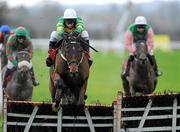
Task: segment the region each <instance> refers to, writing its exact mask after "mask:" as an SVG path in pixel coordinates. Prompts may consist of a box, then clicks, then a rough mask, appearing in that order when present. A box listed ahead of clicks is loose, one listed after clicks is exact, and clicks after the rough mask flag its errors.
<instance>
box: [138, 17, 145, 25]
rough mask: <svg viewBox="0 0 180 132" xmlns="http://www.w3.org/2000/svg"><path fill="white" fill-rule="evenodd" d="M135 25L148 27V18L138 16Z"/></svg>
mask: <svg viewBox="0 0 180 132" xmlns="http://www.w3.org/2000/svg"><path fill="white" fill-rule="evenodd" d="M135 24H136V25H146V24H147V21H146V18H145V17H144V16H137V17H136V19H135Z"/></svg>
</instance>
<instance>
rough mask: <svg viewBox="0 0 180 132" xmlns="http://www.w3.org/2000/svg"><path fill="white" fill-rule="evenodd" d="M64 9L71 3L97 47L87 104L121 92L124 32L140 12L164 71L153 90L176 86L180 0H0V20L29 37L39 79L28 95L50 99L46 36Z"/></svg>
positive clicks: (179, 63)
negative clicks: (37, 86) (22, 29)
mask: <svg viewBox="0 0 180 132" xmlns="http://www.w3.org/2000/svg"><path fill="white" fill-rule="evenodd" d="M66 8H74V9H75V10H76V12H77V14H78V16H81V17H82V18H83V20H84V22H85V28H86V30H87V31H88V32H89V35H90V44H91V45H92V46H94V47H95V48H97V49H98V50H99V51H100V52H98V53H94V52H93V51H92V52H91V54H92V56H93V58H94V64H93V66H92V67H91V74H90V79H89V83H88V91H87V92H88V103H94V102H101V103H111V102H112V100H113V99H114V98H115V97H116V93H117V91H118V90H122V91H123V88H122V83H121V79H120V72H121V65H122V63H123V61H124V60H125V59H126V58H127V52H126V51H124V46H123V41H124V38H123V37H124V32H125V31H126V30H127V28H128V25H129V24H131V23H133V22H134V19H135V17H136V16H139V15H143V16H145V17H146V18H147V21H148V24H150V25H151V26H152V28H153V29H154V32H155V37H154V39H155V49H156V50H155V55H156V58H157V61H158V65H159V67H160V70H161V71H162V72H163V76H162V77H160V78H159V82H158V86H157V89H156V92H166V91H179V88H180V83H179V82H180V61H179V60H180V52H179V49H180V43H179V42H180V13H179V12H180V0H91V1H84V0H0V25H2V24H8V25H10V26H11V28H12V30H13V29H15V28H16V27H17V26H20V25H21V26H25V27H26V28H28V29H29V31H30V34H31V37H32V38H33V44H34V47H35V49H36V51H35V52H34V57H33V61H34V62H33V63H34V65H35V72H36V75H37V78H38V79H39V80H40V83H41V85H40V86H39V88H37V89H34V97H33V100H36V101H37V100H43V101H44V100H49V99H50V97H49V92H48V80H49V79H48V68H47V67H46V66H45V58H46V57H47V49H48V39H49V36H50V33H51V32H52V31H53V30H56V24H57V22H58V18H59V17H61V16H63V12H64V10H65V9H66ZM41 64H42V66H40V65H41ZM44 89H46V91H47V92H46V93H47V94H45V91H44ZM95 91H96V92H95ZM39 95H41V96H40V97H41V98H38V97H39ZM45 95H47V96H45ZM107 97H108V98H107Z"/></svg>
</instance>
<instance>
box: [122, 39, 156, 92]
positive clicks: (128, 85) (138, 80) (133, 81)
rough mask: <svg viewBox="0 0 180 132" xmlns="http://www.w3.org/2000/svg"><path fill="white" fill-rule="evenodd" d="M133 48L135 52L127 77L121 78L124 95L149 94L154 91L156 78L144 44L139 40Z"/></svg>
mask: <svg viewBox="0 0 180 132" xmlns="http://www.w3.org/2000/svg"><path fill="white" fill-rule="evenodd" d="M135 46H136V49H137V50H136V53H135V59H134V60H133V62H132V63H131V66H130V70H129V76H127V77H124V76H121V78H122V81H123V87H124V90H125V94H126V95H135V94H137V93H139V94H150V93H152V92H153V91H154V90H155V87H156V84H157V77H156V75H155V72H154V69H153V66H152V65H151V63H150V60H149V58H148V51H147V45H146V42H145V41H144V40H140V41H138V42H137V43H136V44H135Z"/></svg>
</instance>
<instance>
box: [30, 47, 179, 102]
mask: <svg viewBox="0 0 180 132" xmlns="http://www.w3.org/2000/svg"><path fill="white" fill-rule="evenodd" d="M155 55H156V58H157V62H158V65H159V69H160V70H161V71H162V72H163V76H161V77H160V78H159V80H158V85H157V88H156V90H155V92H156V93H159V92H169V91H174V92H179V91H180V90H179V88H180V82H179V81H180V69H179V68H180V61H179V60H180V52H179V51H173V52H172V51H171V52H162V51H155ZM46 56H47V52H46V51H41V50H36V51H35V52H34V57H33V64H34V68H35V73H36V78H37V79H38V80H39V81H40V86H38V87H36V88H34V91H33V101H50V100H51V98H50V92H49V89H48V82H49V76H48V68H47V67H46V65H45V58H46ZM125 58H127V53H126V54H124V55H122V56H120V55H119V54H116V53H113V52H107V53H102V52H99V53H94V54H93V59H94V63H93V65H92V67H91V69H90V77H89V80H88V88H87V95H88V99H87V102H86V103H88V104H90V103H102V104H111V103H112V101H113V100H114V99H115V98H116V94H117V91H119V90H120V91H123V89H122V82H121V79H120V72H121V65H122V63H123V61H124V59H125Z"/></svg>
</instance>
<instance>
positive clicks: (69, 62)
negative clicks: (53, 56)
mask: <svg viewBox="0 0 180 132" xmlns="http://www.w3.org/2000/svg"><path fill="white" fill-rule="evenodd" d="M68 44H69V45H70V44H79V43H78V42H75V41H71V42H70V43H68ZM64 46H65V45H64ZM59 53H60V55H61V57H62V59H63V60H64V61H66V63H67V65H68V66H69V65H71V64H76V65H77V66H79V65H80V64H81V63H82V61H83V58H84V52H82V54H81V59H80V60H79V61H74V60H72V61H68V59H67V58H66V57H65V56H64V55H63V53H62V50H61V49H60V50H59Z"/></svg>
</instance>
